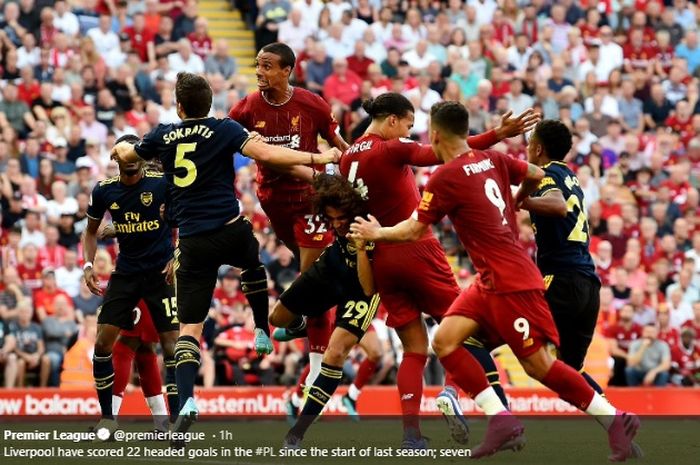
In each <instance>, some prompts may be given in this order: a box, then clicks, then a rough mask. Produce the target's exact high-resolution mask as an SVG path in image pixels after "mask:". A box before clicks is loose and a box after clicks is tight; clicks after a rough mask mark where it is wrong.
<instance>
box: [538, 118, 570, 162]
mask: <svg viewBox="0 0 700 465" xmlns="http://www.w3.org/2000/svg"><path fill="white" fill-rule="evenodd" d="M532 135H533V137H535V138H536V139H537V142H539V143H540V144H542V147H544V151H545V153H546V154H547V158H549V159H550V160H556V161H561V160H563V159H564V157H565V156H566V154H567V153H569V150H571V144H572V142H571V131H570V130H569V128H568V127H566V125H565V124H564V123H562V122H561V121H558V120H554V119H545V120H542V121H540V122H539V123H537V126H535V129H534V130H533V132H532Z"/></svg>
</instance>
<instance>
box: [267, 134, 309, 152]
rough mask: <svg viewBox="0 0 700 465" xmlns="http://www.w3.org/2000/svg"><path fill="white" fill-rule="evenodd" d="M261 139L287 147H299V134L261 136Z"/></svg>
mask: <svg viewBox="0 0 700 465" xmlns="http://www.w3.org/2000/svg"><path fill="white" fill-rule="evenodd" d="M263 140H264V141H265V142H267V143H268V144H274V145H281V146H282V147H287V148H289V149H298V148H299V147H301V136H300V135H299V134H283V135H277V136H263Z"/></svg>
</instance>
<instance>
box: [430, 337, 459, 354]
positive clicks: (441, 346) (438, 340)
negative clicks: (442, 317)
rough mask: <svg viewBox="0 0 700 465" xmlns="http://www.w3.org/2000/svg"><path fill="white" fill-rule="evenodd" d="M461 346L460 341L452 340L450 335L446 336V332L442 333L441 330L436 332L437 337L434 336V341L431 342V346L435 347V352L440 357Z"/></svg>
mask: <svg viewBox="0 0 700 465" xmlns="http://www.w3.org/2000/svg"><path fill="white" fill-rule="evenodd" d="M459 346H460V342H459V341H453V340H450V338H449V337H446V336H445V334H444V333H441V332H440V331H438V332H437V334H435V337H434V338H433V342H432V344H431V347H432V348H433V352H435V354H436V355H437V356H438V357H445V356H446V355H449V354H451V353H452V352H454V351H455V350H457V349H458V348H459Z"/></svg>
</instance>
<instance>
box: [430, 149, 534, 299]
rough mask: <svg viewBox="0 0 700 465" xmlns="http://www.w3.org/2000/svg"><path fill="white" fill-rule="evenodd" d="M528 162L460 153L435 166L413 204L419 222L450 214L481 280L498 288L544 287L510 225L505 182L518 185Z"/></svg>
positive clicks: (509, 201) (511, 215)
mask: <svg viewBox="0 0 700 465" xmlns="http://www.w3.org/2000/svg"><path fill="white" fill-rule="evenodd" d="M527 167H528V165H527V163H525V162H523V161H520V160H516V159H514V158H511V157H509V156H508V155H505V154H502V153H500V152H496V151H493V150H490V151H486V152H482V151H479V150H473V151H470V152H467V153H464V154H462V155H460V156H459V157H457V158H456V159H455V160H453V161H451V162H449V163H447V164H445V165H444V166H441V167H440V168H438V169H437V170H436V171H435V173H434V174H433V176H432V177H431V178H430V181H428V185H427V186H426V187H425V191H424V192H423V198H422V199H421V202H420V205H419V206H418V209H417V213H418V221H420V222H421V223H425V224H433V223H437V222H438V221H440V220H441V219H442V218H443V217H444V216H445V215H447V216H448V217H449V218H450V220H451V221H452V224H453V225H454V228H455V230H456V231H457V235H458V236H459V239H460V240H461V241H462V244H464V247H465V249H466V250H467V253H469V257H470V258H471V260H472V263H473V264H474V267H475V268H476V270H477V271H478V272H479V274H480V277H479V279H480V284H481V285H482V286H484V287H485V288H487V289H489V290H492V291H495V292H499V293H504V292H516V291H524V290H530V289H544V285H543V280H542V275H541V274H540V271H539V270H538V269H537V266H535V263H534V262H533V261H532V259H531V258H530V257H529V256H528V255H527V252H526V251H525V249H524V248H523V245H522V244H521V243H520V241H519V240H518V238H517V235H516V234H514V229H513V225H514V224H515V222H516V219H515V206H514V202H513V198H512V194H511V190H510V186H511V185H516V184H520V182H521V181H522V180H523V179H524V178H525V175H526V173H527Z"/></svg>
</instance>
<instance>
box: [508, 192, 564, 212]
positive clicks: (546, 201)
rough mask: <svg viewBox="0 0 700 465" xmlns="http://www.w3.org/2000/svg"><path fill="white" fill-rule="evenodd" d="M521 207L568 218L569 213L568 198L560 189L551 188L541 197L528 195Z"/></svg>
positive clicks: (530, 210)
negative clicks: (565, 198)
mask: <svg viewBox="0 0 700 465" xmlns="http://www.w3.org/2000/svg"><path fill="white" fill-rule="evenodd" d="M520 207H521V208H523V209H525V210H527V211H529V212H532V213H536V214H538V215H542V216H551V217H555V218H566V215H567V214H568V213H569V211H568V208H567V207H566V200H564V196H563V195H562V193H561V191H560V190H559V189H551V190H549V191H547V192H545V194H544V195H543V196H541V197H526V198H525V199H524V200H523V202H522V204H521V205H520Z"/></svg>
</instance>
